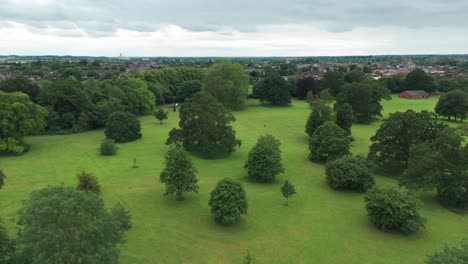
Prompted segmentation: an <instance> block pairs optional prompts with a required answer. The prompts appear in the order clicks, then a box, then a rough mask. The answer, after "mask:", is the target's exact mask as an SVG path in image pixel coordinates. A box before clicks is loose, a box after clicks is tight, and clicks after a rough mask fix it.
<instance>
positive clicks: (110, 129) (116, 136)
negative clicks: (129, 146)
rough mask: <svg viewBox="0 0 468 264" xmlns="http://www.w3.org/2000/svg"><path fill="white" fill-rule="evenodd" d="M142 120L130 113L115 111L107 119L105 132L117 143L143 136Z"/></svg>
mask: <svg viewBox="0 0 468 264" xmlns="http://www.w3.org/2000/svg"><path fill="white" fill-rule="evenodd" d="M140 131H141V126H140V120H138V118H137V117H136V116H135V115H133V114H130V113H126V112H115V113H113V114H112V115H111V116H110V117H109V119H108V120H107V124H106V130H104V134H105V135H106V137H107V138H108V139H113V140H115V142H117V143H125V142H130V141H134V140H137V139H139V138H141V132H140Z"/></svg>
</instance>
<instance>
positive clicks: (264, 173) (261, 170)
mask: <svg viewBox="0 0 468 264" xmlns="http://www.w3.org/2000/svg"><path fill="white" fill-rule="evenodd" d="M280 145H281V143H280V141H279V140H277V139H276V138H275V137H273V136H272V135H265V136H261V137H260V138H259V139H258V141H257V144H255V146H254V147H253V148H252V149H251V150H250V152H249V157H248V159H247V162H246V163H245V165H244V168H246V169H247V174H248V177H249V179H251V180H253V181H257V182H271V181H273V180H274V179H275V177H276V175H277V174H278V173H281V172H284V168H283V165H282V164H281V150H280V149H279V146H280Z"/></svg>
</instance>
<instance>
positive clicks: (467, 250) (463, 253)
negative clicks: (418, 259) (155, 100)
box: [425, 240, 468, 264]
mask: <svg viewBox="0 0 468 264" xmlns="http://www.w3.org/2000/svg"><path fill="white" fill-rule="evenodd" d="M425 263H426V264H448V263H452V264H465V263H468V242H467V241H466V240H464V241H462V242H461V243H460V245H457V246H451V247H449V246H447V245H446V246H445V247H444V249H443V250H441V251H439V252H436V253H434V254H432V255H430V256H428V257H427V258H426V261H425Z"/></svg>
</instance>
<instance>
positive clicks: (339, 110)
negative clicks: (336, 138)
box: [335, 103, 354, 135]
mask: <svg viewBox="0 0 468 264" xmlns="http://www.w3.org/2000/svg"><path fill="white" fill-rule="evenodd" d="M335 111H336V120H335V123H336V124H337V125H338V126H339V127H341V128H342V129H344V130H346V132H348V134H349V135H351V126H352V125H353V121H354V114H353V108H352V107H351V105H350V104H348V103H344V104H338V105H335Z"/></svg>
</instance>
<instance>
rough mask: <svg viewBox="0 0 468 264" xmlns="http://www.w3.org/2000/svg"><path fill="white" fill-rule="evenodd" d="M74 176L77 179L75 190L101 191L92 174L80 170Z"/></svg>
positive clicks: (97, 192)
mask: <svg viewBox="0 0 468 264" xmlns="http://www.w3.org/2000/svg"><path fill="white" fill-rule="evenodd" d="M76 178H77V179H78V185H77V186H76V189H77V190H79V191H87V192H93V193H96V194H99V193H100V192H101V185H100V184H99V182H98V180H97V178H96V176H94V175H93V174H91V173H87V172H84V171H82V172H80V173H78V175H77V176H76Z"/></svg>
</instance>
